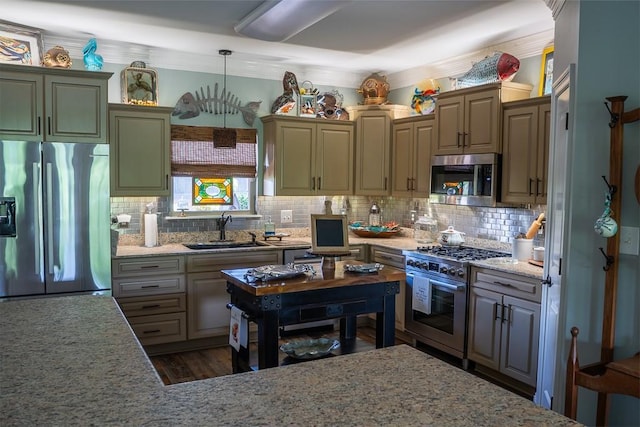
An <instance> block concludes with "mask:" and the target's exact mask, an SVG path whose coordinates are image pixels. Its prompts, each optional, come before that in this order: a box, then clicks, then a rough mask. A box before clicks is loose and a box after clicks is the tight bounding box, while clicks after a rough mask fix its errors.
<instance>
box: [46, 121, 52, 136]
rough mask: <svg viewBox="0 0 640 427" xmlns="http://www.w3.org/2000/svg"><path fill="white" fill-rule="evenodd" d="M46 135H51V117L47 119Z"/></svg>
mask: <svg viewBox="0 0 640 427" xmlns="http://www.w3.org/2000/svg"><path fill="white" fill-rule="evenodd" d="M47 135H51V117H47Z"/></svg>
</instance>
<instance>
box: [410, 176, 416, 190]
mask: <svg viewBox="0 0 640 427" xmlns="http://www.w3.org/2000/svg"><path fill="white" fill-rule="evenodd" d="M411 190H412V191H415V190H416V179H415V178H411Z"/></svg>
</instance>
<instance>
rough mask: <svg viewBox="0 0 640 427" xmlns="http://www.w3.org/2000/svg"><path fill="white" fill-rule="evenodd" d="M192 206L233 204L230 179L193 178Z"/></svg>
mask: <svg viewBox="0 0 640 427" xmlns="http://www.w3.org/2000/svg"><path fill="white" fill-rule="evenodd" d="M192 202H193V205H230V204H233V180H232V179H231V178H197V177H194V178H193V200H192Z"/></svg>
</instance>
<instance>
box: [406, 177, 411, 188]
mask: <svg viewBox="0 0 640 427" xmlns="http://www.w3.org/2000/svg"><path fill="white" fill-rule="evenodd" d="M410 182H411V178H407V190H411V184H409V183H410Z"/></svg>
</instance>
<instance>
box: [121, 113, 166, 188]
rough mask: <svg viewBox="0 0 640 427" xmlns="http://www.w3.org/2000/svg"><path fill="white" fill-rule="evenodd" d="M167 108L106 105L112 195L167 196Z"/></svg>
mask: <svg viewBox="0 0 640 427" xmlns="http://www.w3.org/2000/svg"><path fill="white" fill-rule="evenodd" d="M172 111H173V108H169V107H143V106H137V105H128V104H109V141H110V144H111V151H110V156H109V158H110V160H111V196H125V197H126V196H168V195H169V177H170V176H171V112H172Z"/></svg>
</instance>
